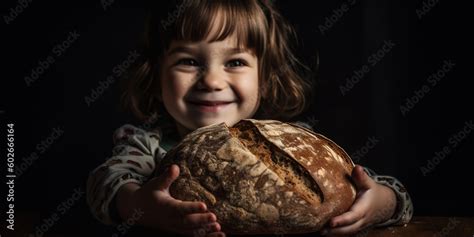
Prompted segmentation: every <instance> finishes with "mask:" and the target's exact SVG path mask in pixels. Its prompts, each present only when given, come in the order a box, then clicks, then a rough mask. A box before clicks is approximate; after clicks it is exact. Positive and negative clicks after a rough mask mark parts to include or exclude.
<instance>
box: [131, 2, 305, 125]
mask: <svg viewBox="0 0 474 237" xmlns="http://www.w3.org/2000/svg"><path fill="white" fill-rule="evenodd" d="M155 2H156V3H155ZM147 10H148V15H147V18H146V24H145V32H144V37H143V45H142V49H141V51H142V52H141V56H142V59H141V61H139V63H138V64H137V65H136V67H135V70H133V71H132V72H131V74H129V76H128V79H127V80H125V84H123V90H124V93H123V96H122V105H123V106H124V107H125V108H127V109H129V110H131V112H132V113H133V114H134V115H135V116H136V117H137V118H138V119H140V120H142V121H146V120H147V119H149V117H150V116H153V115H156V114H157V113H158V115H159V116H163V115H167V112H166V110H165V109H164V106H163V105H162V104H161V102H160V100H159V98H160V93H161V88H160V83H159V80H160V79H159V68H160V67H159V65H160V62H161V59H162V56H163V55H164V53H165V52H166V50H167V49H168V47H169V45H170V43H171V41H173V40H184V41H191V42H196V41H200V40H203V39H206V38H208V37H210V39H211V42H212V41H220V40H224V39H225V38H226V37H228V36H230V35H232V34H233V33H236V34H235V35H237V37H238V39H237V41H238V44H239V46H240V47H245V48H248V49H252V50H254V52H255V53H256V56H257V58H258V61H259V69H260V71H259V93H260V94H259V96H260V105H259V108H258V111H257V113H256V114H255V116H254V118H257V119H278V120H288V119H290V118H292V117H294V116H296V115H298V114H300V113H302V112H303V111H304V110H305V109H306V108H307V106H308V99H309V95H310V93H311V84H310V81H309V80H305V79H304V78H303V77H302V76H301V75H300V74H301V72H302V71H303V70H307V69H308V68H307V67H305V66H304V65H303V64H302V63H301V62H300V61H299V60H298V59H297V58H296V57H295V55H294V54H293V48H292V47H291V45H292V44H291V43H294V42H296V35H295V32H294V30H293V28H292V27H291V26H290V25H289V24H288V23H287V21H286V20H285V19H284V18H283V17H282V16H281V15H280V13H279V12H278V11H277V10H276V8H275V6H274V5H273V4H272V2H271V1H264V0H239V1H235V0H184V1H153V0H151V1H150V3H148V5H147ZM216 17H221V18H222V20H221V21H218V22H219V23H220V24H219V25H217V26H216V25H215V24H216V23H215V18H216ZM212 27H218V30H217V31H215V32H217V33H216V34H215V35H212V36H211V35H209V34H210V31H211V28H212ZM168 116H169V115H168Z"/></svg>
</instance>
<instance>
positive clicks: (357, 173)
mask: <svg viewBox="0 0 474 237" xmlns="http://www.w3.org/2000/svg"><path fill="white" fill-rule="evenodd" d="M352 179H353V180H354V183H355V185H356V187H357V190H367V189H370V188H372V187H373V186H374V185H375V181H374V180H372V178H370V177H369V175H367V173H365V171H364V169H363V168H362V166H360V165H356V166H355V167H354V169H353V170H352Z"/></svg>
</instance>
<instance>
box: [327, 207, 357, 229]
mask: <svg viewBox="0 0 474 237" xmlns="http://www.w3.org/2000/svg"><path fill="white" fill-rule="evenodd" d="M362 218H364V213H363V212H359V211H353V210H351V211H348V212H346V213H344V214H342V215H339V216H336V217H333V218H332V219H331V220H330V221H329V227H331V228H335V227H338V226H339V227H340V226H347V225H351V224H354V223H356V222H357V221H359V220H360V219H362Z"/></svg>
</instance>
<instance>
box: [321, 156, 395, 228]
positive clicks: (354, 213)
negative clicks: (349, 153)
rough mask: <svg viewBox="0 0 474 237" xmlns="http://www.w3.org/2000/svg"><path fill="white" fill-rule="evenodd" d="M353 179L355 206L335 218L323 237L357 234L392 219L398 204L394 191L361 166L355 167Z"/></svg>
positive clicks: (330, 222)
mask: <svg viewBox="0 0 474 237" xmlns="http://www.w3.org/2000/svg"><path fill="white" fill-rule="evenodd" d="M352 179H353V180H354V183H355V185H356V187H357V196H356V200H355V201H354V204H353V205H352V207H351V208H350V209H349V211H347V212H346V213H343V214H341V215H339V216H336V217H333V218H332V219H331V220H330V221H329V223H328V227H326V228H325V229H323V230H322V231H321V234H322V235H347V234H355V233H357V232H359V231H361V230H363V229H365V228H366V227H369V226H371V225H374V224H377V223H380V222H382V221H385V220H388V219H389V218H390V217H392V215H393V213H394V211H395V208H396V204H397V199H396V196H395V193H394V192H393V191H392V189H390V188H389V187H386V186H384V185H381V184H377V183H376V182H375V181H374V180H373V179H372V178H370V177H369V176H368V175H367V174H366V173H365V171H364V169H363V168H362V167H361V166H359V165H356V167H354V170H353V171H352Z"/></svg>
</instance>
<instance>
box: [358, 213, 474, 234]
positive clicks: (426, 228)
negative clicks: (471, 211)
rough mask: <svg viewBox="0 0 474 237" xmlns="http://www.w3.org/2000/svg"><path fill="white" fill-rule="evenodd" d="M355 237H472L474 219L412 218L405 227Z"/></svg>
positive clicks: (389, 228) (371, 231)
mask: <svg viewBox="0 0 474 237" xmlns="http://www.w3.org/2000/svg"><path fill="white" fill-rule="evenodd" d="M356 236H357V237H359V236H360V237H363V236H366V237H386V236H414V237H418V236H420V237H423V236H430V237H445V236H446V237H448V236H453V237H458V236H459V237H465V236H466V237H474V217H428V216H423V217H422V216H417V217H413V219H412V220H411V222H410V223H409V224H407V225H405V226H391V227H385V228H378V229H372V230H370V231H366V232H362V233H359V234H358V235H356Z"/></svg>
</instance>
